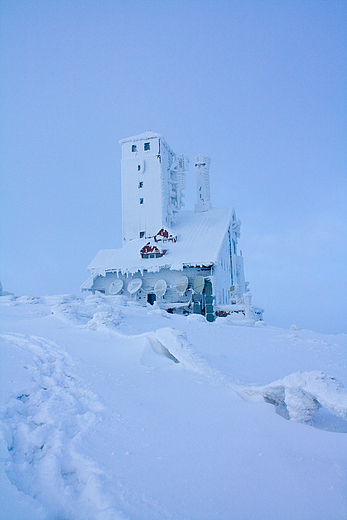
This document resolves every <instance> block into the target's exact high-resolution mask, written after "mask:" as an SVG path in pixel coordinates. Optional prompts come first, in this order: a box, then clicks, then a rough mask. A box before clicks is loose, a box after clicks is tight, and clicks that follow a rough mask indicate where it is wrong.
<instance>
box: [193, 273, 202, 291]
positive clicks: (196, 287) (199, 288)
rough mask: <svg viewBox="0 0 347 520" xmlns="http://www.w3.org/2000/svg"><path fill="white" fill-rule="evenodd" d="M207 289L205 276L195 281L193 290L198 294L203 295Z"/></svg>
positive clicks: (198, 277)
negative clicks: (205, 288)
mask: <svg viewBox="0 0 347 520" xmlns="http://www.w3.org/2000/svg"><path fill="white" fill-rule="evenodd" d="M204 287H205V278H204V277H203V276H197V277H196V278H195V280H194V284H193V289H194V291H195V292H196V293H202V291H203V290H204Z"/></svg>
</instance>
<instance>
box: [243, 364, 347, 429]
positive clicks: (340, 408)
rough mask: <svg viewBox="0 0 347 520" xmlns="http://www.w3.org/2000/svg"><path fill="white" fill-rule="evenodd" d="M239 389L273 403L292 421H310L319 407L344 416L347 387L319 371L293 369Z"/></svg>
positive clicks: (345, 414)
mask: <svg viewBox="0 0 347 520" xmlns="http://www.w3.org/2000/svg"><path fill="white" fill-rule="evenodd" d="M243 392H244V394H246V395H247V396H249V397H251V398H252V397H253V398H259V397H260V398H261V399H262V400H264V401H266V402H268V403H272V404H274V405H275V406H276V407H278V411H279V413H280V414H281V415H284V416H286V417H287V418H288V419H291V420H293V421H297V422H303V423H307V424H310V423H312V418H313V416H314V415H315V414H316V413H317V412H318V410H319V409H320V408H321V407H324V408H326V409H327V410H328V411H329V412H330V413H331V414H332V415H335V416H336V417H340V418H341V419H344V420H347V389H346V388H345V387H344V386H343V385H342V383H340V382H339V381H337V380H336V379H335V378H334V377H331V376H328V375H326V374H324V373H323V372H320V371H312V372H296V373H294V374H290V375H288V376H286V377H284V378H283V379H280V380H278V381H275V382H273V383H271V384H270V385H267V386H252V387H248V388H244V389H243Z"/></svg>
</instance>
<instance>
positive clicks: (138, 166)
mask: <svg viewBox="0 0 347 520" xmlns="http://www.w3.org/2000/svg"><path fill="white" fill-rule="evenodd" d="M140 170H141V164H138V165H137V171H138V172H139V171H140Z"/></svg>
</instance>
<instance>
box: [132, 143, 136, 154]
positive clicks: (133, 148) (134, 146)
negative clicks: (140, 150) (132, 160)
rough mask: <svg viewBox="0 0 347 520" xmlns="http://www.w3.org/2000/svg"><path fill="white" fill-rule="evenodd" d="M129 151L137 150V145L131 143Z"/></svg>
mask: <svg viewBox="0 0 347 520" xmlns="http://www.w3.org/2000/svg"><path fill="white" fill-rule="evenodd" d="M131 151H132V152H137V146H136V144H133V145H132V147H131Z"/></svg>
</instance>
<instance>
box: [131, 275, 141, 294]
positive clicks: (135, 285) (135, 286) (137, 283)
mask: <svg viewBox="0 0 347 520" xmlns="http://www.w3.org/2000/svg"><path fill="white" fill-rule="evenodd" d="M141 287H142V280H141V278H134V280H132V281H131V282H130V283H128V292H129V293H130V294H135V293H136V292H137V291H138V290H139V289H141Z"/></svg>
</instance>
